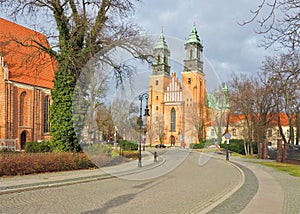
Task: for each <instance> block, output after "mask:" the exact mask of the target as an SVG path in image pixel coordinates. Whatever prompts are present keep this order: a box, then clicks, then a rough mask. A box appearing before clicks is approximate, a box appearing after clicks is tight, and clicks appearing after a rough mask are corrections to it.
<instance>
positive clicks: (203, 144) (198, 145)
mask: <svg viewBox="0 0 300 214" xmlns="http://www.w3.org/2000/svg"><path fill="white" fill-rule="evenodd" d="M214 144H215V142H214V141H213V140H204V141H201V142H200V143H191V144H190V148H191V149H203V148H206V147H208V146H210V145H214Z"/></svg>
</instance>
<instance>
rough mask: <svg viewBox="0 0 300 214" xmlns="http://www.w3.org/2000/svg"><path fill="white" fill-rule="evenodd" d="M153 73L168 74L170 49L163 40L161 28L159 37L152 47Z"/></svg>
mask: <svg viewBox="0 0 300 214" xmlns="http://www.w3.org/2000/svg"><path fill="white" fill-rule="evenodd" d="M153 58H154V60H153V63H152V68H153V72H152V74H153V75H161V74H164V75H168V76H170V64H169V58H170V50H169V47H168V45H167V42H166V40H165V36H164V33H163V29H162V30H161V33H160V36H159V39H158V40H157V42H156V44H155V46H154V49H153Z"/></svg>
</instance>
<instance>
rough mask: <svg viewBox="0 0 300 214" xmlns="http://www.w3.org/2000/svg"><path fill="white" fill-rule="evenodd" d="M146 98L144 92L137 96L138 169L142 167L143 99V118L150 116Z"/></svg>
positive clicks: (147, 96) (146, 95) (146, 94)
mask: <svg viewBox="0 0 300 214" xmlns="http://www.w3.org/2000/svg"><path fill="white" fill-rule="evenodd" d="M148 98H149V95H148V93H147V92H144V93H142V94H140V95H139V101H140V116H139V126H140V142H139V157H138V159H139V162H138V167H142V127H143V116H142V111H143V99H145V101H146V108H145V114H144V116H145V117H147V116H150V114H149V108H148Z"/></svg>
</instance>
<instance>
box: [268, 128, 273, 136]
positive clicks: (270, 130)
mask: <svg viewBox="0 0 300 214" xmlns="http://www.w3.org/2000/svg"><path fill="white" fill-rule="evenodd" d="M272 135H273V133H272V129H269V130H268V137H272Z"/></svg>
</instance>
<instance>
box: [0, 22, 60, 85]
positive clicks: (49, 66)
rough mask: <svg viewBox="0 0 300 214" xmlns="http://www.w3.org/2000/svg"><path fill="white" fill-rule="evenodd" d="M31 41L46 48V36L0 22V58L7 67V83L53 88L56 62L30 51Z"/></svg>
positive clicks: (43, 53)
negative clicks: (0, 57)
mask: <svg viewBox="0 0 300 214" xmlns="http://www.w3.org/2000/svg"><path fill="white" fill-rule="evenodd" d="M33 40H35V41H37V42H39V43H41V44H43V45H44V46H46V47H49V43H48V41H47V38H46V36H45V35H43V34H41V33H38V32H36V31H33V30H30V29H28V28H25V27H22V26H20V25H17V24H15V23H13V22H10V21H7V20H5V19H2V18H0V54H1V55H2V56H3V57H4V63H5V64H6V65H8V69H9V80H11V81H14V82H19V83H25V84H29V85H35V86H40V87H45V88H53V79H54V71H55V69H56V63H55V60H54V59H52V58H51V57H50V56H49V55H48V54H46V53H45V52H43V51H40V50H38V49H37V48H34V47H32V45H35V44H34V42H33ZM16 41H18V42H21V43H23V44H25V45H27V47H25V46H23V45H21V44H18V43H17V42H16ZM28 46H31V47H28Z"/></svg>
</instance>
